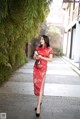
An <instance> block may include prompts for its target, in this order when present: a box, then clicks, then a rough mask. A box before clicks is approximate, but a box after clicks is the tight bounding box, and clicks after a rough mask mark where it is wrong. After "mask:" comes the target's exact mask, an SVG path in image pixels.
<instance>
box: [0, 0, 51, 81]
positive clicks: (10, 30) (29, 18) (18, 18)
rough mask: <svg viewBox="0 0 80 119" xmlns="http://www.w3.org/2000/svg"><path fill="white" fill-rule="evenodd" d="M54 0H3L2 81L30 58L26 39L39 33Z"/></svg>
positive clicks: (0, 24)
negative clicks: (27, 55) (27, 52)
mask: <svg viewBox="0 0 80 119" xmlns="http://www.w3.org/2000/svg"><path fill="white" fill-rule="evenodd" d="M50 2H51V0H48V1H47V0H0V82H2V81H4V80H6V79H7V77H8V76H9V75H10V74H11V72H12V71H13V70H14V69H16V68H17V67H19V66H21V65H22V64H24V63H25V62H26V61H27V57H26V55H25V43H26V42H27V41H28V40H29V39H32V38H33V37H34V36H35V35H36V34H38V33H39V31H40V27H41V24H42V23H43V21H44V20H45V18H46V16H47V14H48V12H49V7H48V5H49V3H50Z"/></svg>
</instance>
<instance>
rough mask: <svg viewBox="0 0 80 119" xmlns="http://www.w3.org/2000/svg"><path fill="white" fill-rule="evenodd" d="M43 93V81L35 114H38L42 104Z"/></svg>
mask: <svg viewBox="0 0 80 119" xmlns="http://www.w3.org/2000/svg"><path fill="white" fill-rule="evenodd" d="M43 92H44V81H43V82H42V86H41V90H40V95H39V96H38V103H37V113H40V103H41V102H42V96H43Z"/></svg>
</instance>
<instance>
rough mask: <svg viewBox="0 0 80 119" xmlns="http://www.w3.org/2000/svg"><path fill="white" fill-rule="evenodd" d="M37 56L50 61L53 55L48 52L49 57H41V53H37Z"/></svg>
mask: <svg viewBox="0 0 80 119" xmlns="http://www.w3.org/2000/svg"><path fill="white" fill-rule="evenodd" d="M38 57H39V58H41V59H44V60H46V61H52V60H53V55H52V54H50V55H49V57H43V56H41V55H39V56H38Z"/></svg>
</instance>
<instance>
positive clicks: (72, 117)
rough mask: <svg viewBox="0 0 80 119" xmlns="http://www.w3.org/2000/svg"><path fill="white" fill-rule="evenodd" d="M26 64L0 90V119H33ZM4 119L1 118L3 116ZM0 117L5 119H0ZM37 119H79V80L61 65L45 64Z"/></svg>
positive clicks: (30, 79)
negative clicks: (39, 110) (42, 93)
mask: <svg viewBox="0 0 80 119" xmlns="http://www.w3.org/2000/svg"><path fill="white" fill-rule="evenodd" d="M33 65H34V61H33V60H30V61H29V63H27V64H25V65H24V66H22V67H21V68H19V69H18V70H16V71H15V72H14V73H13V75H12V76H11V77H10V79H9V80H8V81H7V82H5V83H4V84H3V85H2V86H1V87H0V119H36V118H37V117H36V115H35V111H34V108H35V107H36V101H37V98H36V96H34V93H33ZM3 114H4V115H5V116H4V115H3ZM1 116H3V117H5V118H1ZM39 118H40V119H80V76H79V75H78V74H77V73H76V72H75V71H74V70H73V69H72V68H71V67H70V66H69V65H68V64H66V63H65V62H64V60H63V58H54V59H53V61H52V62H49V63H48V71H47V75H46V80H45V90H44V97H43V102H42V106H41V114H40V117H39Z"/></svg>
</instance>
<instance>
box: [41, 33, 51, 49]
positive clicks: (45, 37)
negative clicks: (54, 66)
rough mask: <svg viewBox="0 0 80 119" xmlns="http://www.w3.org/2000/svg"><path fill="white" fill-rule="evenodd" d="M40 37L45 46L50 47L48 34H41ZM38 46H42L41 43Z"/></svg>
mask: <svg viewBox="0 0 80 119" xmlns="http://www.w3.org/2000/svg"><path fill="white" fill-rule="evenodd" d="M41 37H43V39H44V42H45V44H46V47H50V44H49V38H48V36H46V35H42V36H41ZM39 47H42V45H40V46H39Z"/></svg>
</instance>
